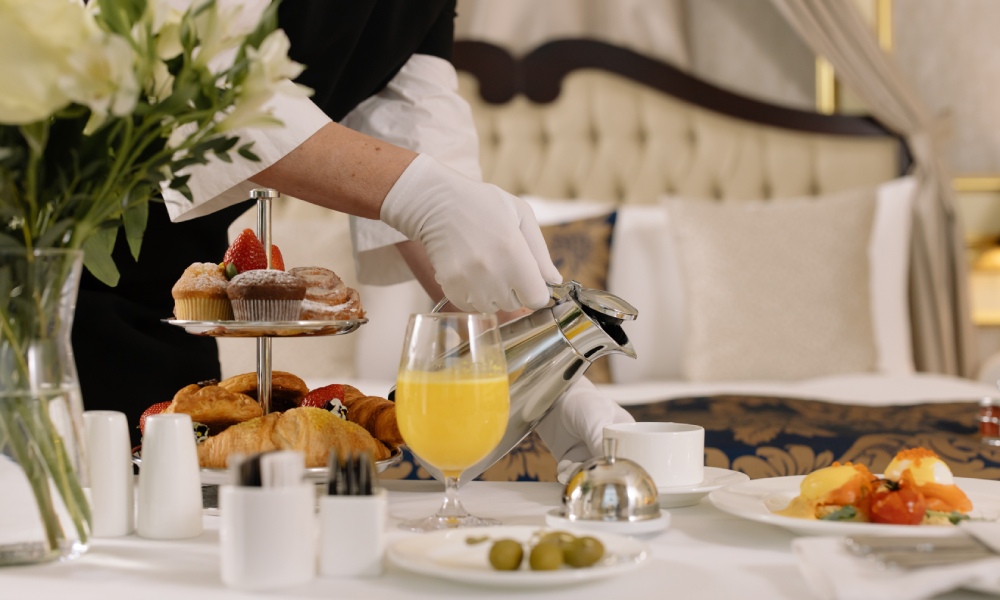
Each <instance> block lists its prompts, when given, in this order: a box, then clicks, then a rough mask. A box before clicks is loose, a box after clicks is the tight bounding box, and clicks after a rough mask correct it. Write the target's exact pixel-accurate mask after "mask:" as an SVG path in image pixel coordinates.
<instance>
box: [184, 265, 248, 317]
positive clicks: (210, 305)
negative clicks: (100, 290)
mask: <svg viewBox="0 0 1000 600" xmlns="http://www.w3.org/2000/svg"><path fill="white" fill-rule="evenodd" d="M228 285H229V281H228V280H227V279H226V273H225V270H224V269H223V267H222V265H218V264H215V263H194V264H193V265H191V266H190V267H188V268H186V269H184V273H183V274H182V275H181V278H180V279H178V280H177V283H175V284H174V287H173V288H172V289H171V290H170V294H171V295H172V296H173V297H174V317H176V318H177V319H179V320H182V321H228V320H232V318H233V307H232V305H231V304H230V303H229V296H228V295H227V294H226V289H227V287H228Z"/></svg>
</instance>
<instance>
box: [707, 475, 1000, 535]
mask: <svg viewBox="0 0 1000 600" xmlns="http://www.w3.org/2000/svg"><path fill="white" fill-rule="evenodd" d="M803 479H805V476H804V475H796V476H792V477H770V478H767V479H754V480H753V481H747V482H745V483H737V484H735V485H730V486H727V487H725V488H722V489H719V490H715V491H714V492H712V493H711V494H709V495H708V499H709V500H711V502H712V504H714V505H715V507H716V508H718V509H719V510H721V511H723V512H727V513H729V514H732V515H736V516H737V517H742V518H744V519H749V520H751V521H757V522H760V523H768V524H770V525H777V526H778V527H783V528H785V529H787V530H789V531H791V532H792V533H796V534H799V535H840V536H844V535H865V534H868V535H895V536H952V535H965V533H964V532H963V531H962V529H961V528H959V527H951V526H947V525H936V526H935V525H923V526H919V525H887V524H884V523H854V522H850V521H819V520H816V521H813V520H811V519H798V518H795V517H785V516H782V515H778V514H775V512H774V511H776V510H781V509H783V508H785V507H786V506H788V503H789V502H791V501H792V498H794V497H796V496H798V495H799V484H800V483H802V480H803ZM955 484H956V485H957V486H958V487H959V488H961V489H962V491H963V492H965V495H967V496H968V497H969V500H971V501H972V512H970V513H969V516H970V517H973V518H981V519H987V520H996V519H997V518H998V517H1000V481H989V480H985V479H971V478H968V477H956V478H955Z"/></svg>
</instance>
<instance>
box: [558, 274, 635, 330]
mask: <svg viewBox="0 0 1000 600" xmlns="http://www.w3.org/2000/svg"><path fill="white" fill-rule="evenodd" d="M549 287H550V291H551V292H552V299H553V300H555V301H556V303H557V304H558V303H560V302H563V301H565V300H566V299H568V298H573V299H574V300H575V301H576V302H578V303H579V304H580V306H582V307H583V309H584V311H585V312H587V314H589V315H591V316H592V317H596V318H598V319H599V320H600V321H604V322H606V321H610V322H612V323H614V324H615V325H620V324H621V323H622V321H634V320H635V318H636V317H637V316H638V315H639V311H638V310H636V308H635V307H634V306H632V305H631V304H629V303H628V302H626V301H624V300H622V299H621V298H619V297H618V296H615V295H614V294H612V293H611V292H606V291H604V290H593V289H589V288H585V287H583V286H582V285H580V284H579V282H576V281H569V282H567V283H561V284H556V285H553V284H550V285H549Z"/></svg>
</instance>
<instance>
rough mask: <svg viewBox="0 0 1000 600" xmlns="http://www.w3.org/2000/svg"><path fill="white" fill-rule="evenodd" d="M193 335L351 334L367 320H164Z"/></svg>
mask: <svg viewBox="0 0 1000 600" xmlns="http://www.w3.org/2000/svg"><path fill="white" fill-rule="evenodd" d="M163 322H164V323H169V324H171V325H176V326H177V327H183V328H184V331H187V332H188V333H190V334H193V335H202V336H209V337H309V336H321V335H342V334H345V333H351V332H352V331H354V330H355V329H357V328H358V327H361V326H362V325H364V324H365V323H367V322H368V319H347V320H344V321H182V320H179V319H163Z"/></svg>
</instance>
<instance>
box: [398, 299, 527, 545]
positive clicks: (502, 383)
mask: <svg viewBox="0 0 1000 600" xmlns="http://www.w3.org/2000/svg"><path fill="white" fill-rule="evenodd" d="M509 412H510V391H509V387H508V382H507V361H506V359H505V358H504V352H503V343H502V342H501V340H500V332H499V330H498V329H497V320H496V317H495V316H494V315H487V314H467V313H434V314H417V315H412V316H411V317H410V321H409V324H408V326H407V329H406V338H405V341H404V343H403V355H402V358H401V359H400V365H399V377H398V379H397V382H396V420H397V421H398V422H399V431H400V433H402V434H403V440H404V441H405V442H406V445H407V446H408V447H409V448H410V450H411V451H413V452H414V453H415V454H416V455H417V456H419V457H420V460H421V461H423V462H425V463H427V464H429V465H431V466H433V467H435V468H437V469H438V470H440V471H441V473H442V474H443V475H444V479H445V498H444V502H443V504H442V505H441V508H440V510H438V512H437V513H436V514H434V515H431V516H430V517H426V518H424V519H418V520H415V521H405V522H403V523H401V524H400V526H401V527H402V528H404V529H409V530H412V531H432V530H435V529H450V528H455V527H479V526H484V525H499V524H500V522H499V521H496V520H495V519H485V518H481V517H476V516H473V515H470V514H469V513H468V512H467V511H466V510H465V508H464V507H463V506H462V503H461V502H460V501H459V499H458V480H459V477H460V476H461V475H462V471H464V470H465V469H467V468H469V467H471V466H472V465H474V464H476V463H477V462H479V461H480V460H482V459H483V458H485V457H486V455H487V454H489V453H490V452H491V451H492V450H493V449H494V448H495V447H496V445H497V444H499V443H500V440H501V438H503V435H504V432H505V431H506V429H507V417H508V415H509Z"/></svg>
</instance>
